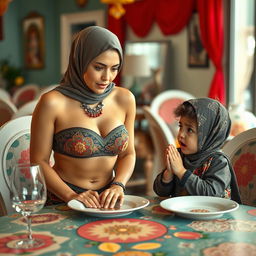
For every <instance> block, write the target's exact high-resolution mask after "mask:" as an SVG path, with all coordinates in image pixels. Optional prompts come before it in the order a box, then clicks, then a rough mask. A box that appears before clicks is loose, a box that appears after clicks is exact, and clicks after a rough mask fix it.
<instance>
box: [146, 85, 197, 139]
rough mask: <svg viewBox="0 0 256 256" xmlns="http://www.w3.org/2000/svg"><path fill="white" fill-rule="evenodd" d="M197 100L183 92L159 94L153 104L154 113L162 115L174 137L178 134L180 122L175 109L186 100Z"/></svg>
mask: <svg viewBox="0 0 256 256" xmlns="http://www.w3.org/2000/svg"><path fill="white" fill-rule="evenodd" d="M193 98H195V97H194V96H193V95H192V94H190V93H188V92H185V91H182V90H166V91H163V92H161V93H160V94H158V95H157V96H156V97H155V98H154V99H153V100H152V102H151V104H150V108H151V110H152V112H154V113H155V114H157V115H160V116H161V117H162V118H163V120H164V121H165V122H166V123H167V124H168V126H169V128H170V129H171V131H172V133H173V134H174V136H176V135H177V133H178V122H177V121H176V118H175V116H174V114H173V111H174V109H175V108H176V107H177V106H178V105H179V104H181V103H182V102H183V101H185V100H189V99H193Z"/></svg>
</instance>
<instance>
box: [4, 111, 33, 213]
mask: <svg viewBox="0 0 256 256" xmlns="http://www.w3.org/2000/svg"><path fill="white" fill-rule="evenodd" d="M31 119H32V116H22V117H19V118H16V119H14V120H10V121H9V122H7V123H5V124H4V125H3V126H2V127H1V129H0V138H1V146H0V157H1V158H0V183H1V186H0V192H1V195H2V198H3V201H4V204H5V208H6V209H5V210H6V212H7V213H8V214H9V213H12V212H14V210H13V209H12V206H11V199H10V189H9V188H10V181H9V177H8V175H7V173H6V170H7V165H6V157H7V153H8V150H9V148H10V146H11V145H12V144H13V142H14V141H15V140H16V139H18V138H19V137H21V136H23V135H25V134H28V133H30V125H31Z"/></svg>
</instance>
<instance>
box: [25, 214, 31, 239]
mask: <svg viewBox="0 0 256 256" xmlns="http://www.w3.org/2000/svg"><path fill="white" fill-rule="evenodd" d="M26 218H27V230H28V239H29V240H32V239H33V237H32V229H31V220H32V216H31V215H28V216H27V217H26Z"/></svg>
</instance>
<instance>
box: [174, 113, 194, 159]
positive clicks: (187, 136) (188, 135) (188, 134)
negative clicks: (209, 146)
mask: <svg viewBox="0 0 256 256" xmlns="http://www.w3.org/2000/svg"><path fill="white" fill-rule="evenodd" d="M179 126H180V129H179V132H178V142H179V144H180V149H181V151H182V153H183V154H186V155H188V154H194V153H196V152H197V151H198V144H197V143H198V136H197V122H196V120H194V119H191V118H188V117H185V116H182V117H180V122H179Z"/></svg>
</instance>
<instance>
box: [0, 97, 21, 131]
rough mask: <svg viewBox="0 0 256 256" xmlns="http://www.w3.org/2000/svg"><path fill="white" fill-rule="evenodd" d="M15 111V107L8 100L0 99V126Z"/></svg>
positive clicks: (9, 118)
mask: <svg viewBox="0 0 256 256" xmlns="http://www.w3.org/2000/svg"><path fill="white" fill-rule="evenodd" d="M16 112H17V107H16V106H15V105H14V104H13V103H12V102H11V101H10V100H7V99H0V127H1V126H2V125H3V124H5V123H6V122H7V121H9V120H11V118H12V116H13V115H14V113H16Z"/></svg>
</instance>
